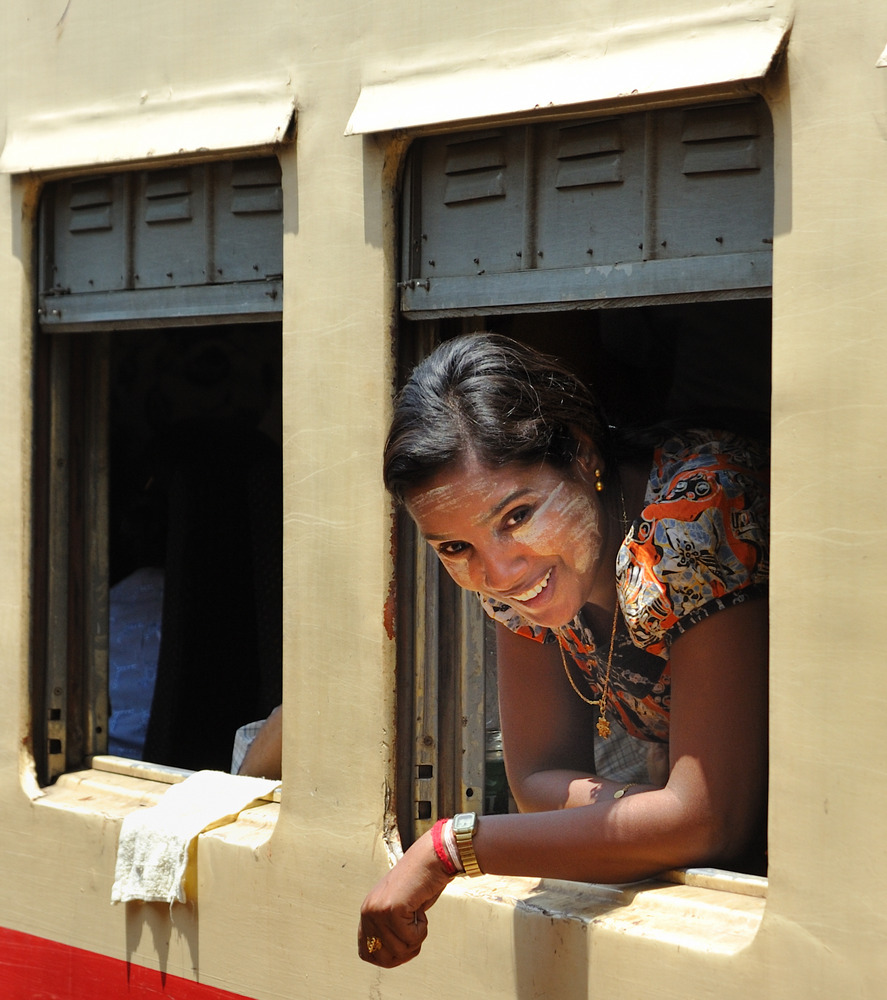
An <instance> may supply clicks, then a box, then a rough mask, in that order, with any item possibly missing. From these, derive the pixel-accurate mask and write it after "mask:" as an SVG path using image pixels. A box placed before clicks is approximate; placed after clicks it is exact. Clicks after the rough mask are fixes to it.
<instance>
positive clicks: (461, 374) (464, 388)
mask: <svg viewBox="0 0 887 1000" xmlns="http://www.w3.org/2000/svg"><path fill="white" fill-rule="evenodd" d="M580 433H584V434H586V435H588V437H589V438H590V439H591V440H592V441H593V442H594V444H595V445H596V446H597V448H598V449H599V450H600V451H601V452H602V454H603V455H604V456H605V457H608V456H609V454H610V447H609V434H608V428H607V423H606V421H605V420H604V418H603V414H602V412H601V408H600V405H599V403H598V400H597V398H596V397H595V395H594V394H593V393H592V391H591V390H590V389H589V388H588V387H587V386H586V385H585V384H584V383H583V382H582V381H580V379H578V378H577V377H576V376H575V375H574V374H573V373H572V372H571V371H570V370H569V369H568V368H566V367H565V366H564V365H563V364H562V363H561V362H560V361H558V360H556V359H555V358H550V357H547V356H546V355H543V354H540V353H539V352H538V351H535V350H533V349H532V348H530V347H527V346H526V345H524V344H521V343H518V342H517V341H515V340H511V339H510V338H508V337H503V336H500V335H498V334H494V333H483V334H470V335H467V336H463V337H457V338H455V339H454V340H448V341H445V342H444V343H443V344H441V345H440V347H438V348H437V349H436V350H435V351H434V352H433V353H432V354H431V355H429V356H428V357H427V358H426V359H425V360H424V361H422V362H420V364H418V365H417V366H416V368H415V369H414V370H413V372H412V374H411V375H410V377H409V380H408V381H407V383H406V385H405V386H404V387H403V389H402V390H401V391H400V393H399V394H398V396H397V398H396V400H395V404H394V417H393V419H392V422H391V428H390V430H389V432H388V440H387V442H386V445H385V456H384V463H383V476H384V481H385V486H386V488H387V489H388V490H389V492H391V493H392V494H393V495H394V496H395V497H397V498H398V499H399V500H403V498H404V494H405V493H406V492H407V491H408V490H410V489H413V488H415V487H418V486H421V485H422V484H423V483H425V482H427V481H428V480H429V479H430V478H431V477H432V476H434V475H435V474H436V473H437V472H438V471H440V470H441V469H443V468H445V467H446V466H449V465H451V464H453V463H455V462H458V461H459V460H460V459H461V458H463V457H464V456H465V455H466V454H468V453H473V454H475V455H476V456H477V457H478V458H479V459H480V460H481V461H482V462H484V463H485V464H486V465H489V466H490V467H493V468H495V467H500V466H503V465H506V464H508V463H510V462H520V463H524V464H530V463H533V462H538V461H545V462H548V463H549V464H550V465H553V466H555V467H558V468H568V467H569V466H570V465H571V464H572V463H573V461H574V459H575V458H576V455H577V450H578V447H579V434H580Z"/></svg>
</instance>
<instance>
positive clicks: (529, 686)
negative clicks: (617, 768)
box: [496, 625, 653, 812]
mask: <svg viewBox="0 0 887 1000" xmlns="http://www.w3.org/2000/svg"><path fill="white" fill-rule="evenodd" d="M496 643H497V653H498V680H499V716H500V720H501V725H502V735H503V745H504V747H505V766H506V771H507V773H508V786H509V789H510V790H511V794H512V795H513V796H514V800H515V802H516V803H517V805H518V808H519V809H520V811H521V812H542V811H545V810H550V809H570V808H573V807H575V806H585V805H592V804H593V803H595V802H597V801H598V798H599V797H603V798H612V796H613V792H614V791H616V790H617V789H618V788H619V787H621V785H622V784H623V783H620V782H613V781H607V780H606V779H603V778H599V777H597V776H596V774H595V764H594V732H595V725H596V723H597V720H598V714H599V713H598V707H597V706H596V705H588V704H586V703H585V702H584V701H582V699H581V698H580V697H579V696H578V695H577V694H576V692H575V691H574V690H573V689H572V687H571V686H570V682H569V680H568V679H567V676H566V673H565V672H564V664H563V660H562V659H561V654H560V650H559V647H558V646H557V645H555V644H554V643H541V642H536V641H534V640H532V639H526V638H524V637H523V636H520V635H517V634H515V633H514V632H512V631H510V630H509V629H507V628H505V626H503V625H498V626H497V631H496ZM566 655H567V656H569V654H566ZM571 662H572V661H571ZM574 669H575V668H574ZM577 672H578V671H577ZM645 787H649V788H652V787H653V786H652V785H651V786H645ZM641 790H643V789H642V788H641V786H636V787H635V788H633V789H632V790H631V791H632V793H637V792H638V791H641Z"/></svg>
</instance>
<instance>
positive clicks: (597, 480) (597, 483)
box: [594, 469, 604, 493]
mask: <svg viewBox="0 0 887 1000" xmlns="http://www.w3.org/2000/svg"><path fill="white" fill-rule="evenodd" d="M594 488H595V489H596V490H597V491H598V493H603V492H604V481H603V480H602V479H601V470H600V469H595V470H594Z"/></svg>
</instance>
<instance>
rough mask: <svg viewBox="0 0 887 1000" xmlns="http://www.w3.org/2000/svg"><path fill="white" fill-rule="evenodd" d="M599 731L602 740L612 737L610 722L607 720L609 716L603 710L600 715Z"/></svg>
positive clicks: (598, 721)
mask: <svg viewBox="0 0 887 1000" xmlns="http://www.w3.org/2000/svg"><path fill="white" fill-rule="evenodd" d="M597 731H598V736H600V738H601V739H602V740H606V739H609V738H610V723H609V722H608V721H607V717H606V716H605V715H604V713H603V712H601V714H600V715H599V716H598V720H597Z"/></svg>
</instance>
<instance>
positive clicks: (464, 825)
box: [453, 813, 483, 878]
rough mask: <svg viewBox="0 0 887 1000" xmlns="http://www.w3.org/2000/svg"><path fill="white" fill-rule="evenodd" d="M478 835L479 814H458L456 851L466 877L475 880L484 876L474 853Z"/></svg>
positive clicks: (454, 833)
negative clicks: (476, 835)
mask: <svg viewBox="0 0 887 1000" xmlns="http://www.w3.org/2000/svg"><path fill="white" fill-rule="evenodd" d="M475 833H477V813H457V814H456V815H455V816H454V817H453V837H454V839H455V841H456V850H457V851H458V852H459V860H460V861H461V862H462V868H463V869H464V872H465V874H466V875H468V876H470V877H471V878H475V877H476V876H478V875H483V872H482V871H481V870H480V865H479V864H478V863H477V856H476V855H475V853H474V835H475Z"/></svg>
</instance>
